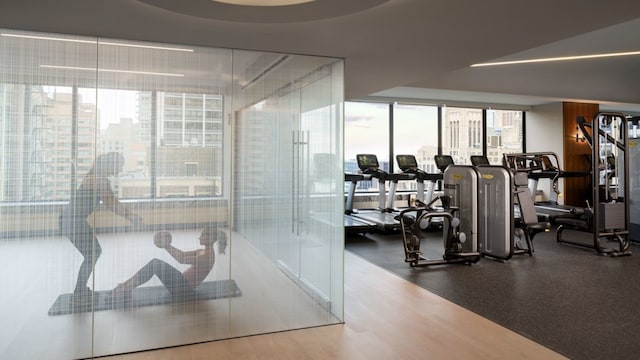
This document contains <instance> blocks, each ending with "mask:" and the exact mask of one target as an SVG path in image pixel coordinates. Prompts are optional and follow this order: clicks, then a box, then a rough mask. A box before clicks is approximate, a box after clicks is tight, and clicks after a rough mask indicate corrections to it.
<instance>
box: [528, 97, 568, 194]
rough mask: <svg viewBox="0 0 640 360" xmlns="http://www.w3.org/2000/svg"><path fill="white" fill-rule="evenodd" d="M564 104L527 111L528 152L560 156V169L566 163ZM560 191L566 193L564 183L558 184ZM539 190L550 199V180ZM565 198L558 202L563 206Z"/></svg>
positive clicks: (546, 105)
mask: <svg viewBox="0 0 640 360" xmlns="http://www.w3.org/2000/svg"><path fill="white" fill-rule="evenodd" d="M562 117H563V114H562V103H552V104H544V105H538V106H534V107H533V108H532V109H531V110H529V111H527V125H526V126H527V133H526V139H525V141H526V144H527V152H554V153H556V154H557V155H558V162H559V165H560V167H562V164H563V163H564V160H563V159H564V147H563V143H564V141H563V126H562ZM558 187H559V189H560V191H562V192H564V181H563V180H562V179H560V181H559V182H558ZM538 189H539V190H543V192H544V195H543V196H544V198H545V199H548V197H549V191H550V184H549V181H548V180H541V181H540V183H539V184H538ZM563 200H564V199H563V197H562V196H560V197H559V198H558V202H559V203H561V204H563V203H564V201H563Z"/></svg>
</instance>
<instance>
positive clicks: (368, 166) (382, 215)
mask: <svg viewBox="0 0 640 360" xmlns="http://www.w3.org/2000/svg"><path fill="white" fill-rule="evenodd" d="M356 160H357V162H358V168H359V169H360V171H362V173H363V175H369V176H371V178H375V179H377V180H378V208H377V209H366V210H365V209H353V203H351V204H348V205H347V208H346V211H347V214H349V215H350V216H353V217H355V218H357V219H358V220H363V221H366V222H371V223H373V224H375V227H376V229H377V230H380V231H383V232H391V231H399V230H400V229H401V225H400V222H399V221H398V220H396V219H395V217H396V216H397V215H398V213H397V212H396V211H394V209H393V200H394V198H395V191H396V188H397V185H398V182H399V181H403V180H413V179H414V178H415V176H414V175H413V174H405V173H399V174H390V173H388V172H386V171H384V170H382V169H380V164H379V163H378V158H377V156H375V155H373V154H358V155H356ZM387 181H389V182H391V186H390V188H389V192H388V193H387V190H386V182H387Z"/></svg>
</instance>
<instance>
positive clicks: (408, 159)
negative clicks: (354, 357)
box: [396, 155, 418, 171]
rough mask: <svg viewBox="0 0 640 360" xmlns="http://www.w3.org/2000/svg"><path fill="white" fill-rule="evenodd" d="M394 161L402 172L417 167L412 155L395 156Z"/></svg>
mask: <svg viewBox="0 0 640 360" xmlns="http://www.w3.org/2000/svg"><path fill="white" fill-rule="evenodd" d="M396 161H397V162H398V167H399V168H400V170H402V171H406V170H408V169H411V168H417V167H418V162H417V161H416V157H415V156H413V155H396Z"/></svg>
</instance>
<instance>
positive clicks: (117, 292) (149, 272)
mask: <svg viewBox="0 0 640 360" xmlns="http://www.w3.org/2000/svg"><path fill="white" fill-rule="evenodd" d="M199 239H200V245H203V246H204V249H198V250H192V251H182V250H179V249H177V248H175V247H174V246H172V245H171V233H169V232H168V231H159V232H157V233H156V234H155V236H154V237H153V242H154V243H155V244H156V246H157V247H159V248H163V249H165V250H166V251H167V252H168V253H169V254H170V255H171V256H172V257H173V258H174V259H176V261H178V262H179V263H180V264H188V265H191V266H189V268H187V270H185V271H184V272H183V273H181V272H180V271H179V270H178V269H176V268H174V267H173V266H171V265H169V264H168V263H166V262H164V261H162V260H159V259H153V260H151V261H149V262H148V263H147V264H146V265H145V266H143V267H142V268H141V269H140V270H138V272H136V273H135V274H134V275H133V276H132V277H131V278H129V279H128V280H127V281H125V282H123V283H121V284H119V285H118V286H116V288H115V289H114V290H113V297H114V299H116V300H119V301H125V302H128V301H130V299H131V292H132V291H133V289H135V288H136V287H138V286H140V285H142V284H144V283H146V282H147V281H149V280H151V278H152V277H153V276H154V275H155V276H157V277H158V279H160V281H161V282H162V284H163V285H164V286H165V287H166V288H167V290H169V292H170V293H171V295H173V296H180V295H189V294H190V293H192V292H193V291H194V290H195V288H196V287H197V286H198V285H200V283H202V282H203V281H204V279H205V278H206V277H207V275H209V272H210V271H211V269H212V268H213V264H214V263H215V260H216V255H215V251H214V249H213V244H214V243H216V242H217V243H218V251H219V252H220V254H224V252H225V250H226V248H227V238H226V235H225V233H224V232H218V230H217V228H216V227H215V226H212V225H209V226H207V227H205V228H204V229H203V230H202V233H201V234H200V237H199Z"/></svg>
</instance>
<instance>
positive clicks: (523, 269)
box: [346, 231, 640, 359]
mask: <svg viewBox="0 0 640 360" xmlns="http://www.w3.org/2000/svg"><path fill="white" fill-rule="evenodd" d="M571 235H572V236H575V237H578V238H584V240H585V241H589V240H590V239H591V238H592V237H591V234H586V233H573V234H571ZM534 245H535V255H534V256H533V257H529V256H527V255H517V256H515V257H513V258H512V259H511V260H509V261H507V262H499V261H495V260H489V259H484V258H483V259H482V260H480V261H479V262H478V263H476V264H473V265H464V264H447V265H439V266H432V267H425V268H411V267H410V266H409V264H407V263H405V262H404V252H403V250H402V248H403V247H402V237H401V235H400V234H368V235H367V236H366V237H363V236H357V235H355V236H349V237H347V240H346V250H347V251H350V252H352V253H354V254H356V255H358V256H360V257H362V258H364V259H365V260H367V261H369V262H371V263H374V264H376V265H378V266H380V267H382V268H384V269H386V270H388V271H390V272H392V273H394V274H396V275H398V276H400V277H402V278H404V279H406V280H408V281H410V282H412V283H414V284H416V285H418V286H420V287H422V288H424V289H427V290H429V291H431V292H433V293H435V294H437V295H439V296H441V297H443V298H445V299H447V300H450V301H452V302H454V303H456V304H458V305H460V306H462V307H464V308H466V309H468V310H471V311H473V312H474V313H477V314H479V315H481V316H483V317H485V318H487V319H489V320H492V321H494V322H496V323H498V324H500V325H502V326H505V327H507V328H509V329H511V330H513V331H516V332H518V333H520V334H522V335H524V336H526V337H528V338H530V339H532V340H534V341H536V342H538V343H540V344H542V345H544V346H546V347H548V348H550V349H553V350H555V351H557V352H559V353H561V354H563V355H565V356H567V357H569V358H572V359H638V358H640V339H638V337H640V306H638V305H637V304H636V301H639V300H640V281H639V280H638V279H637V278H636V276H638V275H640V247H638V246H636V245H633V246H632V249H631V250H632V252H633V253H634V254H632V255H631V256H624V257H618V258H611V257H603V256H598V255H596V254H595V251H593V250H591V249H584V248H577V247H574V246H569V245H564V244H558V243H556V241H555V231H551V232H547V233H541V234H538V235H537V236H536V237H535V238H534ZM422 247H423V250H424V251H425V255H427V257H428V258H441V257H442V238H441V233H438V232H433V233H428V235H427V236H426V238H425V240H424V241H423V245H422Z"/></svg>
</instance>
